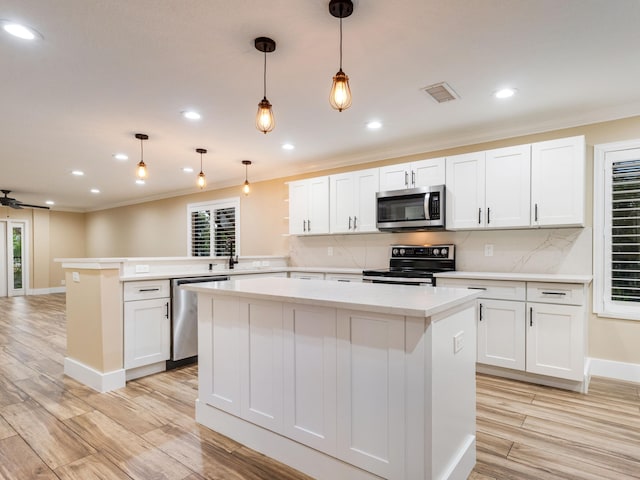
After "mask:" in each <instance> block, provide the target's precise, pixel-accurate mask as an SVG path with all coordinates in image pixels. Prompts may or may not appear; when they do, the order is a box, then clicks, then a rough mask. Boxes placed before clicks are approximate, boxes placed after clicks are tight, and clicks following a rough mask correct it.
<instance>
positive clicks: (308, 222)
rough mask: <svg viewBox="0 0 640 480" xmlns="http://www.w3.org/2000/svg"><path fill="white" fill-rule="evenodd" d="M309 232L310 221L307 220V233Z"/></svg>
mask: <svg viewBox="0 0 640 480" xmlns="http://www.w3.org/2000/svg"><path fill="white" fill-rule="evenodd" d="M310 231H311V220H307V232H310Z"/></svg>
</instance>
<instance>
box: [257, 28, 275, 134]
mask: <svg viewBox="0 0 640 480" xmlns="http://www.w3.org/2000/svg"><path fill="white" fill-rule="evenodd" d="M254 45H255V47H256V49H257V50H259V51H260V52H263V53H264V70H263V86H264V96H263V98H262V100H261V101H260V103H258V113H257V114H256V128H257V129H258V130H260V131H261V132H262V133H264V134H267V133H268V132H270V131H271V130H273V127H275V126H276V122H275V120H274V118H273V110H271V104H270V103H269V100H267V53H271V52H274V51H275V49H276V42H274V41H273V40H271V39H270V38H267V37H258V38H256V39H255V40H254Z"/></svg>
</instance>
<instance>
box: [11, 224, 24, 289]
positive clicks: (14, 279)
mask: <svg viewBox="0 0 640 480" xmlns="http://www.w3.org/2000/svg"><path fill="white" fill-rule="evenodd" d="M8 227H9V232H8V233H9V235H8V239H7V240H8V245H7V247H8V248H7V250H8V252H7V253H8V262H7V263H8V266H9V275H8V280H9V288H8V294H9V296H16V295H24V294H25V291H26V289H25V283H26V282H25V278H26V276H25V258H26V255H25V228H24V224H22V223H14V222H9V225H8Z"/></svg>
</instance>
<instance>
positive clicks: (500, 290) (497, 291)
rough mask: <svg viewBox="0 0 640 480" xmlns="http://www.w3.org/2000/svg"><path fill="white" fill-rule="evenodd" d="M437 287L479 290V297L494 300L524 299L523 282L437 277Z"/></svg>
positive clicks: (524, 289) (524, 288)
mask: <svg viewBox="0 0 640 480" xmlns="http://www.w3.org/2000/svg"><path fill="white" fill-rule="evenodd" d="M436 286H438V287H454V288H455V287H458V288H471V289H476V290H481V291H482V294H481V295H480V298H493V299H496V300H522V301H524V300H525V295H526V287H525V282H515V281H510V280H470V279H467V278H438V279H437V280H436Z"/></svg>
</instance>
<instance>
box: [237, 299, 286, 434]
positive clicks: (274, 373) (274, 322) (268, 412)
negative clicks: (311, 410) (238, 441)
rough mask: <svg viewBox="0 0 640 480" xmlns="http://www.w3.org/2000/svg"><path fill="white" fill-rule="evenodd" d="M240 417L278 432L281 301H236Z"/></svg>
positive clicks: (281, 341)
mask: <svg viewBox="0 0 640 480" xmlns="http://www.w3.org/2000/svg"><path fill="white" fill-rule="evenodd" d="M240 320H241V324H242V327H241V329H240V332H241V333H240V345H241V346H242V352H241V355H240V362H241V364H240V392H241V416H242V418H244V419H245V420H247V421H249V422H251V423H255V424H256V425H260V426H262V427H264V428H267V429H269V430H271V431H273V432H277V433H281V432H282V426H283V410H282V409H283V406H282V402H283V389H282V386H283V384H282V375H283V359H282V355H283V334H284V330H283V304H282V303H280V302H270V301H260V300H255V299H251V300H244V299H243V300H241V302H240Z"/></svg>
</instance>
